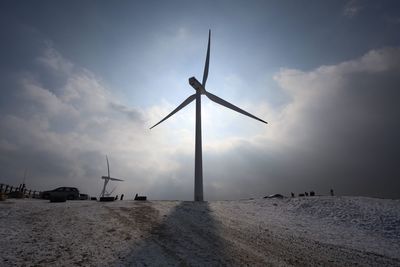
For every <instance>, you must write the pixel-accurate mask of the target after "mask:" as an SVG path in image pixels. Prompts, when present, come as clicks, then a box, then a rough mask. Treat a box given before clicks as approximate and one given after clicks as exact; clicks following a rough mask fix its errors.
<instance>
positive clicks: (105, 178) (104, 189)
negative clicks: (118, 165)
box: [100, 155, 123, 197]
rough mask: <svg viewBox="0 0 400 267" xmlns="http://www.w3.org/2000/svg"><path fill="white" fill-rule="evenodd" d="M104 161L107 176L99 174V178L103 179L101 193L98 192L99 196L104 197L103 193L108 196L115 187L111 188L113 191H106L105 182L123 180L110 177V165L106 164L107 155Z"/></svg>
mask: <svg viewBox="0 0 400 267" xmlns="http://www.w3.org/2000/svg"><path fill="white" fill-rule="evenodd" d="M106 161H107V171H108V176H101V179H104V186H103V190H101V194H100V196H101V197H105V195H107V196H109V195H110V194H111V193H112V192H113V191H114V189H115V188H114V189H113V191H112V192H111V193H108V192H107V191H106V187H107V184H108V182H109V181H120V182H122V181H123V180H121V179H117V178H112V177H111V176H110V165H109V164H108V157H107V155H106Z"/></svg>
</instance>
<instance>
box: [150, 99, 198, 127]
mask: <svg viewBox="0 0 400 267" xmlns="http://www.w3.org/2000/svg"><path fill="white" fill-rule="evenodd" d="M195 98H196V94H193V95H191V96H189V97H188V98H186V100H185V101H183V102H182V104H180V105H179V106H178V107H177V108H176V109H174V110H173V111H172V112H171V113H170V114H168V116H167V117H165V118H164V119H162V120H161V121H159V122H158V123H157V124H155V125H153V126H152V127H150V129H152V128H154V127H156V126H157V125H159V124H160V123H162V122H163V121H165V120H166V119H168V118H169V117H171V116H172V115H174V114H175V113H176V112H178V111H179V110H180V109H182V108H184V107H185V106H186V105H187V104H189V103H190V102H192V101H193V100H194V99H195Z"/></svg>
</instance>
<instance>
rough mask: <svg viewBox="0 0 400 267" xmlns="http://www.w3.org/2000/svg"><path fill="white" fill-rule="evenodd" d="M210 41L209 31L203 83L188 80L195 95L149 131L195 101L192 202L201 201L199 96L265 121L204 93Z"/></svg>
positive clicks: (201, 172) (208, 93) (209, 33)
mask: <svg viewBox="0 0 400 267" xmlns="http://www.w3.org/2000/svg"><path fill="white" fill-rule="evenodd" d="M210 39H211V30H209V32H208V46H207V56H206V63H205V66H204V73H203V82H202V83H200V82H199V81H198V80H197V79H196V78H195V77H191V78H189V84H190V85H191V86H192V87H193V88H194V89H195V90H196V93H195V94H193V95H191V96H189V97H188V98H187V99H186V100H185V101H183V102H182V104H180V105H179V106H178V107H177V108H176V109H174V110H173V111H172V112H171V113H170V114H168V115H167V116H166V117H165V118H164V119H162V120H161V121H159V122H158V123H157V124H155V125H154V126H152V127H151V128H150V129H152V128H154V127H156V126H157V125H159V124H160V123H162V122H163V121H165V120H166V119H168V118H169V117H171V116H172V115H174V114H175V113H176V112H178V111H179V110H181V109H182V108H184V107H185V106H186V105H187V104H189V103H190V102H192V101H193V100H195V99H196V147H195V165H194V200H195V201H203V160H202V145H201V95H206V96H207V97H208V98H209V99H210V100H211V101H214V102H215V103H217V104H220V105H222V106H224V107H227V108H230V109H232V110H234V111H236V112H239V113H242V114H243V115H246V116H249V117H250V118H253V119H256V120H259V121H261V122H263V123H267V122H266V121H264V120H262V119H260V118H257V117H256V116H254V115H252V114H250V113H248V112H246V111H244V110H242V109H240V108H238V107H237V106H235V105H232V104H231V103H229V102H227V101H225V100H223V99H222V98H219V97H218V96H216V95H213V94H211V93H210V92H207V91H206V88H205V87H206V82H207V77H208V66H209V63H210Z"/></svg>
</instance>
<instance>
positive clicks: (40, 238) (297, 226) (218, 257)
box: [0, 197, 400, 266]
mask: <svg viewBox="0 0 400 267" xmlns="http://www.w3.org/2000/svg"><path fill="white" fill-rule="evenodd" d="M0 225H1V227H0V266H148V265H150V266H215V265H219V266H221V265H222V266H243V265H250V266H315V265H320V266H356V265H358V266H400V200H385V199H373V198H365V197H305V198H289V199H255V200H240V201H214V202H203V203H195V202H181V201H147V202H134V201H115V202H111V203H100V202H95V201H68V202H66V203H49V201H45V200H17V199H8V200H6V201H2V202H0Z"/></svg>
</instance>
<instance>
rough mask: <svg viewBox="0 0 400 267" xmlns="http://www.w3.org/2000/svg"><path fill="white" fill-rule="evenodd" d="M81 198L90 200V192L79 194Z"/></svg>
mask: <svg viewBox="0 0 400 267" xmlns="http://www.w3.org/2000/svg"><path fill="white" fill-rule="evenodd" d="M79 199H80V200H88V199H89V195H88V194H79Z"/></svg>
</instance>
